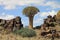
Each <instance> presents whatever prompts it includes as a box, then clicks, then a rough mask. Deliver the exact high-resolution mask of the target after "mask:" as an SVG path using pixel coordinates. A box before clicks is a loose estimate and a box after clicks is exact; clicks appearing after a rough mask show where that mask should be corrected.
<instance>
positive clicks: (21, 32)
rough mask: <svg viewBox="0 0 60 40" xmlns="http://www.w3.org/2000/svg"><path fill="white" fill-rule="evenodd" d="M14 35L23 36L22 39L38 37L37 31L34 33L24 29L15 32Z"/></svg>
mask: <svg viewBox="0 0 60 40" xmlns="http://www.w3.org/2000/svg"><path fill="white" fill-rule="evenodd" d="M14 33H16V34H19V35H21V36H22V37H33V36H36V33H35V31H33V30H32V29H28V28H22V29H20V30H18V31H15V32H14Z"/></svg>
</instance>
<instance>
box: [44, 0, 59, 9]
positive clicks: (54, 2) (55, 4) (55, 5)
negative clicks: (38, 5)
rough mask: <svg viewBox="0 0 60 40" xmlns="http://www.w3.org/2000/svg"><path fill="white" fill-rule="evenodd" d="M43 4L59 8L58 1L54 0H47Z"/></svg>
mask: <svg viewBox="0 0 60 40" xmlns="http://www.w3.org/2000/svg"><path fill="white" fill-rule="evenodd" d="M43 5H44V6H50V7H51V8H60V3H58V2H56V1H48V2H46V3H45V4H43Z"/></svg>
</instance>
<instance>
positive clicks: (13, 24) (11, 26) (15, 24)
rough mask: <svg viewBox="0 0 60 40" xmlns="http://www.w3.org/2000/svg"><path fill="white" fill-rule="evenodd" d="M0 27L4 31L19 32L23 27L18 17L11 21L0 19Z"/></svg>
mask: <svg viewBox="0 0 60 40" xmlns="http://www.w3.org/2000/svg"><path fill="white" fill-rule="evenodd" d="M0 26H3V27H4V28H5V29H8V30H10V31H14V30H19V29H21V28H22V27H23V24H22V22H21V18H20V17H19V16H18V17H16V18H14V19H11V20H2V19H0Z"/></svg>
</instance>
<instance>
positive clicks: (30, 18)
mask: <svg viewBox="0 0 60 40" xmlns="http://www.w3.org/2000/svg"><path fill="white" fill-rule="evenodd" d="M29 28H30V29H33V17H32V16H31V17H29Z"/></svg>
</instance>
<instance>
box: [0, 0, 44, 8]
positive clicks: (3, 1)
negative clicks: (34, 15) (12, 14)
mask: <svg viewBox="0 0 60 40" xmlns="http://www.w3.org/2000/svg"><path fill="white" fill-rule="evenodd" d="M43 1H44V0H0V5H4V6H5V9H10V8H11V9H14V8H15V7H16V5H18V6H21V5H29V4H39V3H42V2H43Z"/></svg>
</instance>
